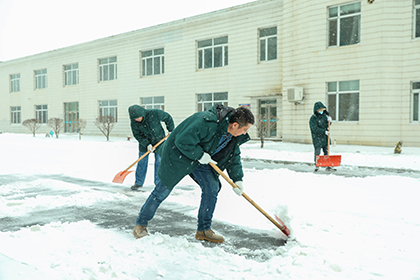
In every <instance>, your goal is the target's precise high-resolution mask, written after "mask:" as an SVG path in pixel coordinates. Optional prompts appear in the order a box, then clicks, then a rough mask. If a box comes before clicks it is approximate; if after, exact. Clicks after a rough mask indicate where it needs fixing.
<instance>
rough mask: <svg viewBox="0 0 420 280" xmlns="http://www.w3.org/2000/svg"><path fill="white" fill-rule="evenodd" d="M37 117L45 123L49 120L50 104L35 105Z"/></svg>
mask: <svg viewBox="0 0 420 280" xmlns="http://www.w3.org/2000/svg"><path fill="white" fill-rule="evenodd" d="M35 119H38V120H40V121H41V123H43V124H44V123H47V122H48V105H46V104H43V105H35Z"/></svg>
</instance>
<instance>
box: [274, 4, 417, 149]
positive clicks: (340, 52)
mask: <svg viewBox="0 0 420 280" xmlns="http://www.w3.org/2000/svg"><path fill="white" fill-rule="evenodd" d="M352 2H355V1H342V0H321V1H314V2H313V3H312V2H311V5H308V4H307V3H306V2H302V1H285V2H284V4H283V21H282V23H281V26H282V30H283V34H282V39H281V40H282V42H283V45H282V47H283V50H282V52H281V53H282V55H283V73H284V74H283V92H285V90H286V89H287V88H289V87H292V86H301V87H303V88H304V94H305V99H304V103H303V104H301V105H295V104H294V103H290V102H287V97H286V96H285V95H284V96H283V99H284V102H283V104H284V105H283V110H284V115H283V121H284V123H283V127H284V130H283V139H284V140H285V141H292V142H302V139H304V142H306V143H311V135H310V131H309V125H308V121H309V118H310V116H311V114H312V113H313V104H314V103H315V102H316V101H321V102H323V103H324V104H325V105H327V99H326V83H327V82H331V81H346V80H360V99H359V102H360V114H359V121H358V122H334V124H333V126H332V129H331V136H332V139H333V140H336V142H337V143H340V144H362V145H378V146H392V145H394V144H395V142H398V141H399V140H403V141H404V145H408V146H419V145H420V143H419V141H418V139H419V136H420V124H419V123H412V122H411V121H410V120H411V116H410V114H411V90H410V86H411V84H410V83H411V82H412V81H418V80H420V75H419V74H418V69H419V66H420V62H419V61H420V51H419V50H420V40H419V39H412V26H413V16H412V13H413V7H412V1H411V0H402V1H392V0H381V1H375V2H374V3H373V4H368V3H367V1H364V0H363V1H361V34H360V43H359V44H357V45H350V46H342V47H332V48H328V47H327V38H328V27H327V16H328V7H330V6H335V5H342V4H346V3H352ZM416 71H417V73H416Z"/></svg>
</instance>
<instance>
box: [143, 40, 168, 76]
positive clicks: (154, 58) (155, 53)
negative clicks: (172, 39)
mask: <svg viewBox="0 0 420 280" xmlns="http://www.w3.org/2000/svg"><path fill="white" fill-rule="evenodd" d="M160 51H162V53H160ZM148 52H151V54H150V55H148V54H147V53H148ZM140 59H141V73H140V77H146V76H155V75H163V74H165V48H163V47H162V48H155V49H150V50H145V51H140ZM156 63H158V64H159V68H158V70H157V67H156ZM149 64H151V65H150V70H151V72H150V74H149V71H148V70H149Z"/></svg>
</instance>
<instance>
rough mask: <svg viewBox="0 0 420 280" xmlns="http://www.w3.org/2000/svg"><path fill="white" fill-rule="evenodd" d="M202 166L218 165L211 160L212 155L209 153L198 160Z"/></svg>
mask: <svg viewBox="0 0 420 280" xmlns="http://www.w3.org/2000/svg"><path fill="white" fill-rule="evenodd" d="M198 162H199V163H201V164H209V163H210V162H211V163H213V164H217V162H215V161H214V160H212V159H211V155H209V154H208V153H204V154H203V156H202V157H201V158H200V159H199V160H198Z"/></svg>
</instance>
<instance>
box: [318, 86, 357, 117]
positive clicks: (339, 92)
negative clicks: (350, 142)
mask: <svg viewBox="0 0 420 280" xmlns="http://www.w3.org/2000/svg"><path fill="white" fill-rule="evenodd" d="M347 82H348V83H351V82H358V86H357V88H358V89H357V90H356V89H349V90H341V89H340V83H341V84H343V83H347ZM333 83H335V84H336V87H335V90H332V91H331V90H330V87H329V85H330V84H331V85H333ZM326 91H327V96H326V97H327V102H326V103H327V108H328V112H329V113H330V116H331V118H332V120H333V121H335V122H346V123H349V122H353V123H357V122H359V121H360V80H346V81H332V82H327V83H326ZM348 94H356V95H357V119H356V120H346V119H340V101H341V98H344V97H343V96H344V95H348ZM332 95H335V96H336V97H335V104H334V105H333V104H330V102H329V99H330V96H332ZM333 108H335V110H333Z"/></svg>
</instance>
